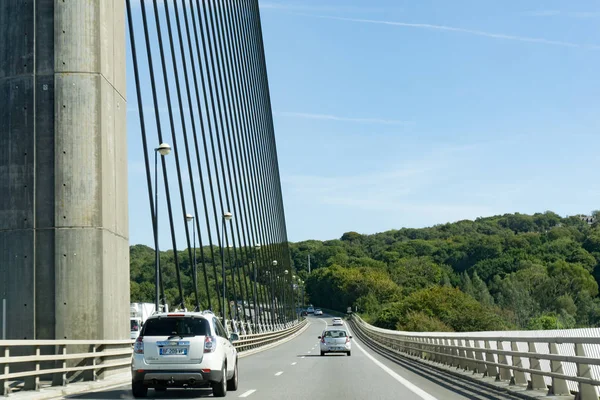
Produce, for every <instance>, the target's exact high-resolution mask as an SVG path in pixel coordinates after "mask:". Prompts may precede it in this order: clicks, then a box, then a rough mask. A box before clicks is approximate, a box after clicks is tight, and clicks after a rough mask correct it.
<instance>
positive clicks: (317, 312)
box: [315, 308, 323, 315]
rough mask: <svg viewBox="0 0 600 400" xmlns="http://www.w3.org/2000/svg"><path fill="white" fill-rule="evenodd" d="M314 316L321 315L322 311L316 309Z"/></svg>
mask: <svg viewBox="0 0 600 400" xmlns="http://www.w3.org/2000/svg"><path fill="white" fill-rule="evenodd" d="M315 315H323V311H321V310H319V309H318V308H317V309H316V310H315Z"/></svg>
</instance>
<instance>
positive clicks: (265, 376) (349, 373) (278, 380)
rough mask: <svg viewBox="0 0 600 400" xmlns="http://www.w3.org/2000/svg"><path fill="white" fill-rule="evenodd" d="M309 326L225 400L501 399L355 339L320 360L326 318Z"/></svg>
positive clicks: (125, 395) (203, 392)
mask: <svg viewBox="0 0 600 400" xmlns="http://www.w3.org/2000/svg"><path fill="white" fill-rule="evenodd" d="M309 321H310V322H311V324H310V325H309V327H308V328H307V329H306V330H305V331H304V332H303V333H302V334H301V335H300V336H298V337H296V338H294V339H293V340H290V341H289V342H286V343H284V344H281V345H279V346H277V347H275V348H272V349H270V350H265V351H263V352H260V353H257V354H254V355H250V356H247V357H244V358H241V359H240V360H239V373H240V378H239V379H240V380H239V388H238V390H237V391H236V392H228V394H227V397H229V398H234V397H235V398H250V399H252V398H254V399H257V400H258V399H260V400H271V399H273V400H274V399H277V400H280V399H290V400H292V399H302V400H304V399H310V400H319V399H345V400H348V399H357V400H360V399H368V400H379V399H381V400H383V399H385V400H387V399H406V400H463V399H470V400H478V399H502V398H503V397H501V396H499V395H489V394H487V395H486V394H481V395H480V394H476V393H474V391H473V389H472V388H471V389H469V385H463V384H461V383H458V382H455V380H453V379H440V378H439V377H435V379H434V378H433V377H432V375H434V374H432V373H431V372H429V373H428V372H427V371H424V370H420V369H418V368H412V367H411V366H409V365H405V366H400V365H398V364H396V363H394V362H392V361H390V360H388V359H386V358H385V357H382V356H380V355H379V354H377V353H375V352H373V351H372V350H371V349H369V347H367V346H366V344H365V343H363V342H361V341H360V340H358V339H357V338H356V336H355V337H354V338H353V342H352V356H351V357H347V356H346V355H345V354H344V355H337V354H331V355H329V354H328V355H326V356H324V357H321V356H320V354H319V340H318V339H317V336H319V335H320V334H321V332H322V330H323V328H325V325H326V323H331V318H329V317H322V318H320V317H312V316H311V317H309ZM148 397H149V398H156V399H179V398H198V397H212V391H211V390H210V389H199V390H177V389H173V390H169V391H167V392H164V393H157V392H154V391H153V390H152V389H150V390H149V391H148ZM68 398H72V399H131V398H133V396H132V394H131V388H130V386H129V385H127V386H122V387H118V388H113V389H107V390H103V391H98V392H89V393H86V394H82V395H76V396H69V397H68Z"/></svg>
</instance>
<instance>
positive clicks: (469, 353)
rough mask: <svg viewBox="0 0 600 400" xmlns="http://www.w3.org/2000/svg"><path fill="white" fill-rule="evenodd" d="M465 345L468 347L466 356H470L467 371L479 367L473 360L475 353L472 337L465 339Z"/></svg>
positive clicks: (466, 363)
mask: <svg viewBox="0 0 600 400" xmlns="http://www.w3.org/2000/svg"><path fill="white" fill-rule="evenodd" d="M465 347H466V348H467V349H466V350H465V357H467V358H468V360H467V361H465V371H475V370H476V369H477V364H475V361H473V359H474V358H475V355H474V354H475V353H474V352H473V350H471V339H465Z"/></svg>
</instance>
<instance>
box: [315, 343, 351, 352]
mask: <svg viewBox="0 0 600 400" xmlns="http://www.w3.org/2000/svg"><path fill="white" fill-rule="evenodd" d="M349 351H350V347H348V346H345V345H331V346H323V345H321V352H323V353H347V352H349Z"/></svg>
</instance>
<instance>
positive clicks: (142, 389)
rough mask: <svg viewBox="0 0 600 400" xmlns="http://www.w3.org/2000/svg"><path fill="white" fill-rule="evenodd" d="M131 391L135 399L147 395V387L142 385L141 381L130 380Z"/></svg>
mask: <svg viewBox="0 0 600 400" xmlns="http://www.w3.org/2000/svg"><path fill="white" fill-rule="evenodd" d="M131 392H132V393H133V397H135V398H136V399H139V398H143V397H146V396H148V388H147V387H146V386H144V383H143V382H135V381H132V382H131Z"/></svg>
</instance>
